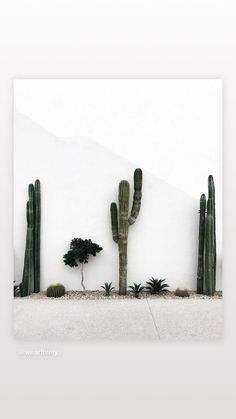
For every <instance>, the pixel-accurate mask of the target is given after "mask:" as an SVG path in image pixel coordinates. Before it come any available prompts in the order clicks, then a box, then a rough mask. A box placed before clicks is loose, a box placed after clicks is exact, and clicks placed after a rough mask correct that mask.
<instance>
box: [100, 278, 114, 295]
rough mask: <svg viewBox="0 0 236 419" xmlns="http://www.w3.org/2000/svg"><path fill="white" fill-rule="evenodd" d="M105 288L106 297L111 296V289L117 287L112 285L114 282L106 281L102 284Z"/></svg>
mask: <svg viewBox="0 0 236 419" xmlns="http://www.w3.org/2000/svg"><path fill="white" fill-rule="evenodd" d="M101 288H103V289H104V290H105V295H106V297H109V295H111V291H112V290H114V289H115V287H112V282H109V283H108V282H105V283H104V285H102V286H101Z"/></svg>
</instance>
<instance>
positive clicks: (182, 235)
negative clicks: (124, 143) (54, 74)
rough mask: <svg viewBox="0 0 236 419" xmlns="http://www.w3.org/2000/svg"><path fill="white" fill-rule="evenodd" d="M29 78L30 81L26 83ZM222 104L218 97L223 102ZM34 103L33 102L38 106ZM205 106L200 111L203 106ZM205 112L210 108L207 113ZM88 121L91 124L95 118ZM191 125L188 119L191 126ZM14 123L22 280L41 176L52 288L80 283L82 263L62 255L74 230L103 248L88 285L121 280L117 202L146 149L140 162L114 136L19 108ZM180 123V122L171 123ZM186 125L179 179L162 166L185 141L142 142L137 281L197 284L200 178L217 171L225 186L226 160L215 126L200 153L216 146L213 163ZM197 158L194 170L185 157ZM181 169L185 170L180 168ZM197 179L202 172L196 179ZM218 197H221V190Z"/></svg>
mask: <svg viewBox="0 0 236 419" xmlns="http://www.w3.org/2000/svg"><path fill="white" fill-rule="evenodd" d="M17 83H21V82H17ZM25 83H26V82H25V81H24V82H23V85H24V86H25ZM26 92H27V90H26ZM31 94H32V92H31ZM24 95H25V93H24ZM16 96H17V103H18V104H20V103H21V102H20V97H21V96H22V91H21V94H20V92H19V90H18V91H17V90H16ZM28 97H29V96H28ZM30 97H32V96H30ZM34 100H35V99H34ZM23 102H24V101H22V103H23ZM31 105H32V104H31ZM172 105H173V104H172ZM199 106H200V103H199ZM218 106H219V104H218V102H217V103H216V108H217V109H218ZM32 109H34V107H33V106H32ZM40 109H41V107H40ZM199 109H201V107H200V108H199ZM199 109H198V110H197V115H198V114H200V113H199ZM205 111H206V110H205ZM205 111H204V113H205ZM165 112H166V110H165ZM195 112H196V110H195ZM52 114H53V113H52ZM49 115H50V112H49ZM108 115H109V113H108ZM136 118H137V116H136ZM205 119H206V116H205V115H204V121H205ZM48 120H50V118H48ZM197 121H198V122H199V121H201V118H200V117H198V118H197ZM197 121H195V123H197ZM213 122H215V125H216V127H218V128H219V126H220V123H219V121H218V120H217V118H216V116H215V119H214V118H212V119H211V122H209V128H208V131H210V128H211V127H213V128H214V131H213V132H216V134H217V135H218V137H217V140H219V137H220V133H219V132H218V130H217V129H216V128H215V126H214V124H213ZM108 123H109V117H108ZM121 123H122V121H121ZM59 125H60V124H59ZM87 125H88V126H89V121H87ZM200 125H201V124H200ZM180 126H181V124H180ZM186 126H187V125H186V124H185V130H186ZM14 127H15V128H14V137H15V151H14V153H15V176H14V179H15V181H14V197H15V205H14V223H15V228H14V231H15V233H14V240H15V278H16V280H17V282H19V281H20V280H21V276H22V270H23V258H24V247H25V235H26V222H25V204H26V201H27V185H28V183H30V182H32V181H34V180H35V179H36V178H39V179H40V180H41V185H42V250H41V252H42V253H41V264H42V288H43V289H45V288H46V287H47V286H48V285H49V284H50V283H52V282H62V283H64V284H65V286H66V288H67V289H80V276H79V275H80V273H79V271H78V269H76V268H70V267H68V266H65V265H64V263H63V255H64V254H65V253H66V251H67V250H68V248H69V244H70V241H71V240H72V239H73V238H74V237H82V238H91V239H92V240H93V241H95V242H96V243H98V244H99V245H100V246H102V247H103V249H104V250H103V251H102V252H101V253H100V254H98V255H97V257H96V258H93V257H91V259H90V261H89V263H88V264H87V265H86V271H85V275H86V286H87V288H88V289H95V288H99V287H100V286H101V285H102V283H103V282H105V281H109V282H110V281H112V282H113V284H115V286H116V287H117V286H118V249H117V245H116V244H115V243H114V242H113V240H112V236H111V227H110V212H109V210H110V203H111V202H112V201H117V198H118V184H119V181H120V180H122V179H127V180H129V181H130V183H131V191H132V178H133V171H134V169H135V168H136V167H138V166H140V161H141V160H142V156H141V154H140V155H139V158H138V159H137V160H138V163H137V164H134V163H133V162H131V161H129V160H128V159H127V158H126V156H125V154H126V153H125V151H124V152H123V155H121V153H118V152H117V149H116V151H115V152H114V142H111V147H109V143H106V142H105V141H103V142H102V141H99V142H97V141H94V140H93V139H91V138H89V137H82V136H80V137H73V138H68V137H67V138H66V137H63V138H60V137H57V136H56V135H52V134H49V132H47V131H46V130H45V129H43V128H42V127H40V126H39V125H38V124H36V123H35V122H33V121H32V119H30V118H29V117H27V116H25V115H23V114H21V113H19V112H17V110H16V111H15V125H14ZM175 128H176V126H175V125H174V128H172V129H175ZM150 129H151V128H150V127H149V130H150ZM181 129H182V131H181V130H180V129H178V132H177V133H176V141H177V142H178V141H179V142H180V147H181V146H182V148H183V149H185V150H186V154H185V155H182V159H181V160H180V158H179V156H178V159H176V166H178V168H177V169H176V168H175V167H174V166H173V163H172V166H173V167H172V169H173V170H172V171H171V170H169V171H170V172H173V173H171V175H170V176H173V175H174V174H175V175H176V182H175V185H173V184H171V183H168V182H167V181H166V179H165V180H163V179H161V178H160V177H159V176H158V175H157V173H158V169H159V168H160V173H163V170H164V168H165V161H166V164H167V165H168V164H169V162H168V153H169V156H170V160H171V161H172V162H173V160H174V157H175V154H176V153H175V150H177V149H178V144H175V147H173V150H172V149H171V147H170V145H171V142H170V143H169V144H168V147H167V148H165V144H163V146H162V149H161V148H160V144H161V143H160V142H157V143H156V144H155V143H154V142H152V147H151V143H150V142H148V140H147V141H145V142H143V143H142V144H140V143H139V150H140V152H141V149H142V153H143V155H144V156H145V159H146V160H145V159H144V164H143V165H141V167H142V169H143V176H144V182H143V198H142V208H141V212H140V215H139V218H138V220H137V221H136V223H135V224H134V225H133V226H131V227H130V229H129V247H128V281H129V283H130V284H131V283H132V282H145V281H146V280H147V279H148V278H149V277H150V276H154V277H161V278H166V280H167V282H168V283H169V284H170V286H171V288H172V289H174V288H176V287H177V286H186V287H188V288H190V289H195V288H196V270H197V246H198V208H199V202H198V201H199V196H200V194H201V193H203V192H205V193H207V177H206V178H204V183H203V182H202V181H201V185H199V183H200V180H199V178H200V179H201V176H202V173H204V174H205V173H213V174H214V176H215V177H216V178H217V180H218V184H217V191H220V190H221V184H219V183H220V167H219V169H217V170H218V171H217V173H215V172H214V169H215V167H216V163H217V162H218V161H219V159H220V157H221V156H220V151H221V150H220V148H219V147H218V148H216V151H217V152H216V153H215V158H214V155H213V157H212V153H210V152H211V147H210V143H211V141H212V136H213V134H212V132H208V134H209V138H210V140H209V144H206V142H205V144H204V147H202V146H203V144H202V142H201V141H200V140H199V147H198V149H199V151H198V152H199V154H200V155H202V156H205V155H208V154H211V161H212V162H213V163H211V164H209V170H208V167H207V162H208V160H207V159H206V158H202V159H201V160H200V161H198V160H197V159H198V157H199V156H197V151H196V152H195V153H194V155H192V154H191V153H190V152H187V150H188V149H186V148H184V147H183V144H182V145H181V140H180V138H181V132H182V133H183V132H184V129H183V126H181ZM198 129H199V130H200V129H202V130H203V126H202V125H201V126H200V128H198ZM215 130H216V131H215ZM200 138H201V137H200ZM131 146H133V148H136V143H134V142H133V143H131V142H130V143H129V146H128V147H127V150H130V149H131ZM195 146H196V145H195ZM198 149H197V150H198ZM171 150H172V151H171ZM203 150H205V151H204V152H203ZM167 151H168V153H167ZM163 153H164V154H165V153H167V154H166V156H165V161H164V162H162V165H161V162H160V156H159V154H161V155H162V154H163ZM127 154H129V153H127ZM148 156H149V157H150V156H152V157H153V156H154V158H153V161H154V160H155V156H156V161H157V169H156V170H154V169H153V170H152V171H150V172H149V167H148V164H147V162H148ZM194 156H195V157H196V160H197V162H196V161H195V159H194ZM176 157H177V156H176ZM190 158H191V159H192V160H191V161H192V166H193V170H192V172H191V173H190V172H189V171H186V170H185V169H186V164H187V165H188V166H189V167H190V166H191V161H189V160H190ZM186 160H187V162H186ZM145 161H146V164H145ZM201 164H202V167H201ZM196 165H197V166H198V170H197V171H196ZM181 168H182V169H181ZM212 169H213V170H212ZM215 170H216V169H215ZM177 173H179V175H178V176H177ZM185 177H187V178H188V177H191V179H192V181H191V183H190V186H191V193H188V188H189V187H190V186H186V187H184V183H183V181H182V180H183V179H185ZM167 178H168V176H167ZM194 179H196V181H195V182H194ZM168 180H169V179H168ZM180 182H182V183H181V185H182V189H181V188H179V187H178V186H176V184H177V185H178V184H180ZM184 189H185V190H184ZM217 198H218V202H219V203H221V195H220V193H218V196H217ZM220 214H221V207H220V205H219V204H218V221H219V222H218V232H217V236H218V250H217V253H218V271H217V276H218V283H217V287H218V288H221V281H220V276H221V275H220V268H221V223H220Z"/></svg>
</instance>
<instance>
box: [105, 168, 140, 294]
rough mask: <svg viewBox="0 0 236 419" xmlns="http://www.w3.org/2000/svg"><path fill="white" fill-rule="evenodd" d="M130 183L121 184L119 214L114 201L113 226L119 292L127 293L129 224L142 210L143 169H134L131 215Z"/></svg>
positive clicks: (124, 181)
mask: <svg viewBox="0 0 236 419" xmlns="http://www.w3.org/2000/svg"><path fill="white" fill-rule="evenodd" d="M129 196H130V185H129V182H127V180H122V181H121V182H120V184H119V214H118V208H117V204H116V203H115V202H112V204H111V207H110V212H111V227H112V237H113V240H114V241H115V243H117V244H118V249H119V293H120V295H125V294H126V291H127V248H128V230H129V226H130V225H132V224H134V223H135V221H136V219H137V217H138V215H139V211H140V207H141V198H142V170H141V169H136V170H135V171H134V195H133V204H132V209H131V213H130V216H129Z"/></svg>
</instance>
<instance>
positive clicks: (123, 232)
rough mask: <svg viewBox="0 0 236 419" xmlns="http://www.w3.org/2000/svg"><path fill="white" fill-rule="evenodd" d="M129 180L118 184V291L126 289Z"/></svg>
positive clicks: (123, 293)
mask: <svg viewBox="0 0 236 419" xmlns="http://www.w3.org/2000/svg"><path fill="white" fill-rule="evenodd" d="M129 191H130V186H129V182H127V181H126V180H122V181H121V182H120V184H119V293H120V294H121V295H125V294H126V290H127V284H126V282H127V245H128V227H129V224H128V212H129Z"/></svg>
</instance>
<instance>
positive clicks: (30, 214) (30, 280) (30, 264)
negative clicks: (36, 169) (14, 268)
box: [20, 184, 34, 297]
mask: <svg viewBox="0 0 236 419" xmlns="http://www.w3.org/2000/svg"><path fill="white" fill-rule="evenodd" d="M28 194H29V200H28V202H27V205H26V219H27V233H26V246H25V259H24V271H23V278H22V282H21V284H20V293H21V296H22V297H25V296H27V295H30V294H31V293H32V292H34V186H33V185H32V184H30V185H29V188H28Z"/></svg>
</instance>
